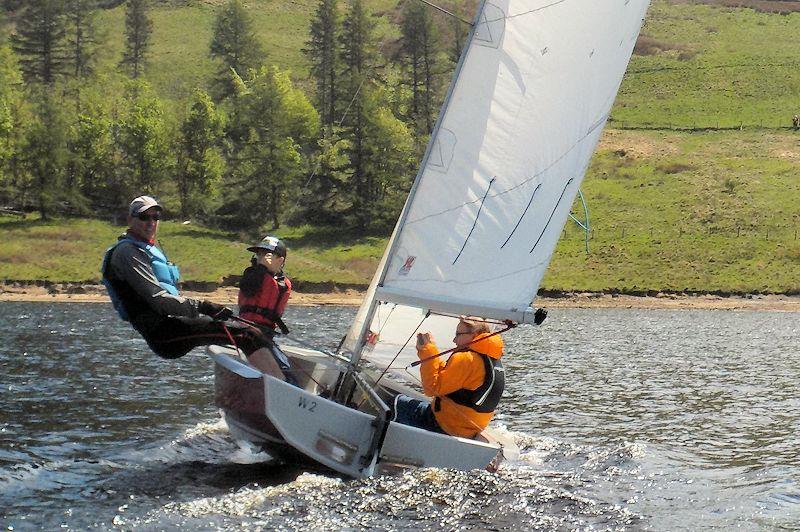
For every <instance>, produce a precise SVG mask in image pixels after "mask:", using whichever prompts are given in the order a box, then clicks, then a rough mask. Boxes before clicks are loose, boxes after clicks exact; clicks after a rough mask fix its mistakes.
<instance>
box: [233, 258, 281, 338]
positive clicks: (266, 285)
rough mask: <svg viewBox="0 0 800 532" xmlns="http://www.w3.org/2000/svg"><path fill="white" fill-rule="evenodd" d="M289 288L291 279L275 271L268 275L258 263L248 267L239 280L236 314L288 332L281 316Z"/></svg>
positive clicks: (265, 269) (267, 271) (264, 268)
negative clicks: (237, 310)
mask: <svg viewBox="0 0 800 532" xmlns="http://www.w3.org/2000/svg"><path fill="white" fill-rule="evenodd" d="M291 292H292V282H291V281H290V280H289V278H288V277H286V276H284V275H283V272H279V273H277V274H275V275H272V274H271V273H270V272H269V270H267V268H266V267H265V266H264V265H262V264H257V265H255V266H250V267H248V268H247V269H246V270H245V271H244V273H243V274H242V280H241V282H240V283H239V316H240V317H242V318H244V319H246V320H250V321H254V322H256V323H260V324H263V325H266V326H268V327H272V328H273V329H274V328H276V327H280V329H281V331H282V332H283V333H284V334H286V333H287V332H289V330H288V328H286V325H285V324H284V323H283V320H281V316H283V311H284V310H285V309H286V302H287V301H288V300H289V295H290V294H291Z"/></svg>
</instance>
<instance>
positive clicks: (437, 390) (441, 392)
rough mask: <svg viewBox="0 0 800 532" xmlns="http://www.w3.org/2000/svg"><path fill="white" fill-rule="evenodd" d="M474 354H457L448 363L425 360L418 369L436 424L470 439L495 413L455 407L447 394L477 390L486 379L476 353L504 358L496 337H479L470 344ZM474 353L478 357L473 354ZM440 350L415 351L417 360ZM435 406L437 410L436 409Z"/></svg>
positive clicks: (433, 346) (427, 346)
mask: <svg viewBox="0 0 800 532" xmlns="http://www.w3.org/2000/svg"><path fill="white" fill-rule="evenodd" d="M470 349H474V351H472V350H470V351H459V352H455V353H453V354H452V355H450V358H449V359H448V360H447V362H445V361H443V360H442V359H441V358H434V359H431V360H428V361H427V362H425V363H423V364H422V365H421V366H420V375H421V377H422V388H423V390H424V392H425V394H426V395H428V396H431V397H434V398H435V399H434V404H433V410H434V412H433V414H434V416H435V417H436V422H437V423H439V426H440V427H442V430H444V431H445V432H446V433H448V434H450V435H451V436H463V437H465V438H472V437H474V436H475V435H476V434H478V433H479V432H480V431H482V430H483V429H485V428H486V426H487V425H488V424H489V421H490V420H491V419H492V416H493V415H494V411H492V412H487V413H481V412H477V411H476V410H474V409H473V408H470V407H469V406H465V405H462V404H458V403H456V402H455V401H453V400H452V399H450V398H449V397H447V395H448V394H450V393H453V392H456V391H458V390H464V389H466V390H476V389H477V388H478V387H480V386H481V384H483V382H484V379H485V377H486V370H485V368H484V360H483V357H481V356H480V355H479V354H478V353H482V354H485V355H487V356H489V357H490V358H493V359H495V360H499V359H500V357H501V356H502V355H503V340H502V338H500V335H499V334H496V335H494V336H490V335H489V334H480V335H478V339H477V341H475V342H474V343H472V344H470ZM476 351H477V353H476ZM438 352H439V349H438V348H437V347H436V344H434V343H433V342H431V343H428V344H425V345H424V346H423V347H422V348H420V349H418V350H417V355H418V356H419V358H420V359H424V358H427V357H430V356H433V355H436V354H437V353H438ZM437 403H438V406H439V408H438V410H437V408H436V405H437Z"/></svg>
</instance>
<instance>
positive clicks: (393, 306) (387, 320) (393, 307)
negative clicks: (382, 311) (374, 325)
mask: <svg viewBox="0 0 800 532" xmlns="http://www.w3.org/2000/svg"><path fill="white" fill-rule="evenodd" d="M396 308H397V303H395V304H394V305H392V310H390V311H389V314H388V315H387V316H386V319H384V320H383V325H381V326H380V328H378V337H380V335H381V333H382V332H383V328H384V327H386V325H387V324H388V323H389V318H391V317H392V312H394V309H396ZM380 320H381V317H380V316H378V322H380Z"/></svg>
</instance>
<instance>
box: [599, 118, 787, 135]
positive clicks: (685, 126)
mask: <svg viewBox="0 0 800 532" xmlns="http://www.w3.org/2000/svg"><path fill="white" fill-rule="evenodd" d="M608 127H610V128H612V129H623V130H629V131H689V132H691V131H756V130H764V131H783V132H797V133H798V134H800V125H798V126H794V125H793V124H792V123H791V121H789V123H788V125H787V123H786V121H780V120H760V121H759V122H758V123H754V122H743V121H742V122H730V121H716V122H699V121H698V122H692V123H678V122H636V121H627V120H619V121H618V120H609V122H608Z"/></svg>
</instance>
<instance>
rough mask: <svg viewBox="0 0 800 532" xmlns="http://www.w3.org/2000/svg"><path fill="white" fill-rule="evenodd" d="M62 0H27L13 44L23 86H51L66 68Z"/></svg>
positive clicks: (64, 20) (64, 21)
mask: <svg viewBox="0 0 800 532" xmlns="http://www.w3.org/2000/svg"><path fill="white" fill-rule="evenodd" d="M66 33H67V32H66V19H65V16H64V1H63V0H30V2H28V4H27V5H26V7H25V9H24V10H23V12H22V15H21V16H20V17H19V20H18V21H17V30H16V34H15V35H14V36H13V39H12V43H13V47H14V51H15V52H16V53H17V55H18V56H19V63H20V68H21V69H22V73H23V76H24V78H25V81H26V83H43V84H45V85H52V84H53V83H55V81H56V78H57V77H58V76H59V75H61V74H63V73H64V72H65V70H66V68H67V65H68V59H67V51H66V44H67V43H66Z"/></svg>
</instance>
